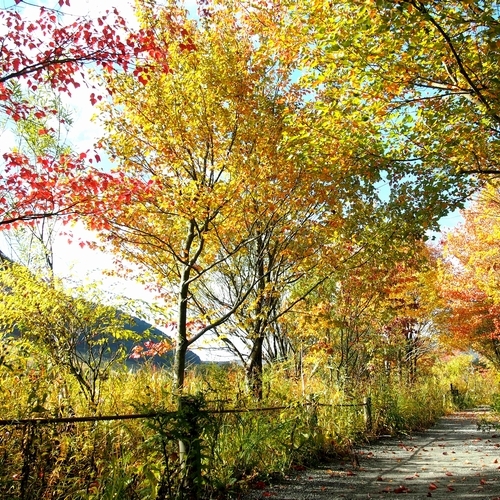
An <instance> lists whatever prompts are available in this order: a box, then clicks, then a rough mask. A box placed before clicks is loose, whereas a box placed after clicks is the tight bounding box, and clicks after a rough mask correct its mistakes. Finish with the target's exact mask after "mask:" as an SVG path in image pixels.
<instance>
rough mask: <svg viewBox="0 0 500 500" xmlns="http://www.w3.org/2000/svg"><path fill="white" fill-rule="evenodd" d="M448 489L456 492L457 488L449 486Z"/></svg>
mask: <svg viewBox="0 0 500 500" xmlns="http://www.w3.org/2000/svg"><path fill="white" fill-rule="evenodd" d="M447 488H448V491H455V488H453V486H447Z"/></svg>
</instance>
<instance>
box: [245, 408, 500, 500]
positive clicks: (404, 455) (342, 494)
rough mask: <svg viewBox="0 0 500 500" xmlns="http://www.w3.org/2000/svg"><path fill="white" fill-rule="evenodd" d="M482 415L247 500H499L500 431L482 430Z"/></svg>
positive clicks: (383, 442)
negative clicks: (266, 499) (480, 426)
mask: <svg viewBox="0 0 500 500" xmlns="http://www.w3.org/2000/svg"><path fill="white" fill-rule="evenodd" d="M482 413H484V411H482V410H474V411H465V412H460V413H456V414H454V415H451V416H448V417H445V418H442V419H441V420H440V421H439V422H438V423H437V424H436V425H435V426H434V427H433V428H431V429H429V430H428V431H426V432H425V433H421V434H416V435H414V436H412V437H408V438H404V439H398V438H382V439H380V440H379V441H377V442H376V443H374V444H372V445H369V446H366V447H364V448H360V449H359V450H357V451H358V457H359V467H356V468H354V467H352V466H351V464H346V465H342V464H339V463H335V464H328V465H324V466H321V467H318V468H316V469H310V470H305V471H303V472H301V473H300V475H298V476H297V477H295V478H290V479H288V480H287V481H285V482H283V483H281V484H275V485H267V486H266V488H265V489H263V490H258V491H257V490H254V491H252V492H251V493H250V494H249V495H247V496H245V497H244V498H246V499H248V500H256V499H264V498H271V499H275V500H316V499H321V500H326V499H329V500H336V499H344V500H345V499H375V498H394V497H396V498H398V497H399V496H402V497H403V498H408V499H427V498H434V499H445V498H446V499H449V500H452V499H471V500H500V431H495V430H491V431H485V432H483V431H481V430H478V428H477V418H478V417H479V416H481V414H482Z"/></svg>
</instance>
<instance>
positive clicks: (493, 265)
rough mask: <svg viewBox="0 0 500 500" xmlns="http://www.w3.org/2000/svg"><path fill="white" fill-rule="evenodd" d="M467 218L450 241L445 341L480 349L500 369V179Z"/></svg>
mask: <svg viewBox="0 0 500 500" xmlns="http://www.w3.org/2000/svg"><path fill="white" fill-rule="evenodd" d="M463 217H464V222H463V224H461V225H460V226H459V227H458V228H457V229H455V230H454V231H452V232H450V233H449V234H448V235H447V238H446V240H445V242H444V249H443V250H444V257H445V259H444V262H443V270H442V277H441V280H440V287H441V294H442V296H443V298H444V300H445V301H446V306H447V308H446V310H445V311H444V314H442V316H441V330H442V339H443V340H444V342H445V343H446V344H448V345H449V346H451V347H453V348H456V349H461V350H467V349H474V350H475V351H477V352H478V353H480V354H482V355H483V356H485V357H486V358H487V359H489V360H490V361H491V362H492V363H493V364H494V365H495V366H496V367H497V368H500V277H499V274H498V270H499V269H500V249H499V247H498V238H499V236H500V218H499V217H500V194H499V188H498V183H495V182H491V183H490V184H489V185H488V186H487V187H486V188H485V189H484V190H483V191H482V192H481V194H480V195H479V196H478V198H477V199H476V201H475V202H474V203H473V204H472V205H471V206H470V207H468V208H467V209H466V210H464V211H463Z"/></svg>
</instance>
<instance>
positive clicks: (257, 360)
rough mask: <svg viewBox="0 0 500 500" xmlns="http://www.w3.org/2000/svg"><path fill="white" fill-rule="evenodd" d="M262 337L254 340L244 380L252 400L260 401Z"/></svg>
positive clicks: (261, 394) (261, 392)
mask: <svg viewBox="0 0 500 500" xmlns="http://www.w3.org/2000/svg"><path fill="white" fill-rule="evenodd" d="M263 345H264V337H263V336H259V337H257V338H256V339H255V340H254V343H253V347H252V352H251V353H250V356H249V358H248V363H247V369H246V379H247V386H248V389H249V390H250V392H251V393H252V394H253V396H254V398H255V399H257V400H258V401H260V400H261V399H262V396H263V391H262V365H263V363H262V357H263V352H262V351H263V350H262V347H263Z"/></svg>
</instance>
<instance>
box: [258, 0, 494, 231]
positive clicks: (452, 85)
mask: <svg viewBox="0 0 500 500" xmlns="http://www.w3.org/2000/svg"><path fill="white" fill-rule="evenodd" d="M263 4H264V3H262V9H263V10H264V5H263ZM273 5H274V7H275V8H283V10H288V12H289V14H288V15H287V16H285V17H284V20H283V22H282V23H281V25H279V26H277V27H276V28H275V29H276V30H277V32H279V31H280V30H283V32H286V33H288V36H286V37H285V36H282V37H281V38H280V42H281V44H282V50H283V52H284V53H286V54H292V55H293V56H294V57H296V58H298V59H300V61H301V62H300V65H301V69H302V72H303V73H302V79H303V81H304V85H309V88H310V92H311V93H312V94H314V95H315V96H317V98H318V99H317V106H318V109H320V110H321V111H322V115H321V117H320V118H319V120H318V122H316V124H315V129H316V130H317V129H318V128H321V130H326V131H327V130H328V124H329V123H330V124H331V123H332V121H333V122H335V121H337V120H338V119H339V117H342V118H343V120H344V122H345V123H349V126H350V127H351V129H354V130H355V131H356V133H357V134H359V135H360V136H365V137H366V138H369V140H368V141H367V142H366V147H365V149H364V152H363V156H364V157H366V158H370V159H371V160H372V161H379V162H380V163H381V160H382V158H381V157H383V159H384V162H385V164H384V168H383V174H382V177H383V179H385V180H386V181H387V184H388V187H387V196H390V198H391V199H392V200H393V201H394V204H395V210H398V211H399V213H400V217H401V218H402V219H414V221H417V222H418V223H419V224H420V225H421V226H422V227H424V228H426V229H429V228H431V227H434V228H435V227H436V223H437V220H438V219H439V217H441V216H442V215H445V214H446V213H447V212H448V211H449V210H451V209H453V208H454V207H457V206H461V205H462V204H463V202H464V200H465V199H467V197H468V196H469V195H470V194H471V193H472V192H473V191H474V190H475V189H476V188H477V185H478V183H479V184H480V181H481V179H484V176H487V175H489V174H491V173H495V172H498V169H497V163H498V110H497V107H498V90H499V89H498V79H497V77H496V70H495V68H496V66H497V65H498V51H497V50H496V48H495V47H496V45H497V38H498V35H497V9H498V5H497V2H475V1H472V2H460V1H444V2H432V1H429V2H426V1H417V0H415V1H414V0H408V1H401V2H399V1H398V2H396V1H392V0H387V1H368V2H366V1H361V0H359V1H357V0H353V1H349V2H346V1H343V0H340V1H338V2H329V1H328V2H327V1H325V2H316V1H314V2H301V4H300V6H294V8H293V9H292V5H291V3H290V4H286V5H283V4H282V3H281V2H280V3H278V2H276V4H273ZM276 36H277V37H278V36H279V35H276ZM332 130H333V133H332V136H336V137H337V136H339V134H340V135H342V134H343V133H344V132H343V131H338V130H336V128H335V127H333V129H332ZM380 142H383V143H384V147H383V148H382V149H380V147H379V144H380Z"/></svg>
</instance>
